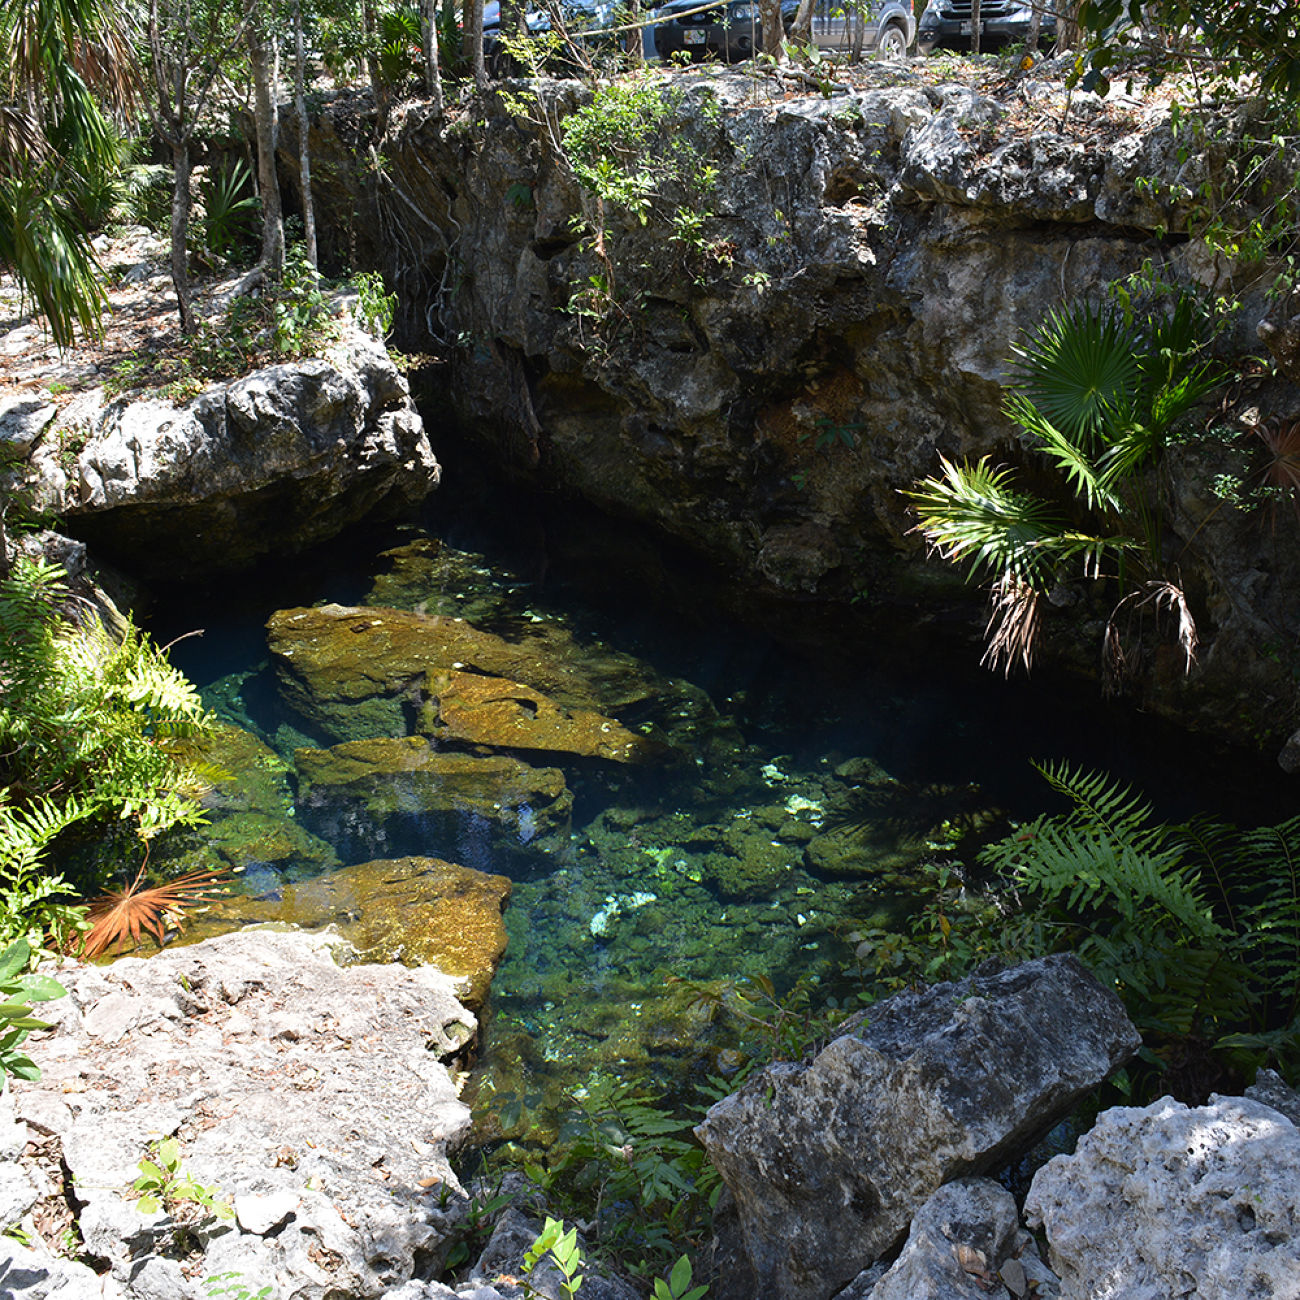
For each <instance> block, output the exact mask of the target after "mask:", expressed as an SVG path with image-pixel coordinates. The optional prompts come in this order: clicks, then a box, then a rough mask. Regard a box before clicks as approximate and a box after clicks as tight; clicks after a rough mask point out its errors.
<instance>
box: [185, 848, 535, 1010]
mask: <svg viewBox="0 0 1300 1300" xmlns="http://www.w3.org/2000/svg"><path fill="white" fill-rule="evenodd" d="M509 898H510V881H509V880H508V879H506V877H505V876H493V875H487V874H486V873H485V872H482V871H474V870H471V869H470V868H469V867H462V866H460V865H458V864H457V863H454V862H444V861H442V860H441V859H440V858H417V857H410V858H396V859H380V860H376V861H374V862H362V863H360V864H358V865H357V866H354V867H342V868H340V869H339V870H337V871H330V872H327V873H326V874H325V875H321V876H316V877H314V878H313V879H311V880H302V881H299V882H297V883H296V884H291V885H286V886H284V887H283V888H282V889H280V890H278V891H276V893H275V894H274V895H271V896H267V897H263V898H253V897H249V896H247V895H232V896H229V897H227V898H224V899H222V900H221V901H219V902H217V903H214V904H212V906H211V907H209V908H207V909H206V910H205V911H204V913H203V914H202V916H200V917H198V918H197V919H196V920H195V922H194V924H193V925H192V926H191V927H190V929H189V930H188V931H187V933H186V936H185V938H186V941H188V942H196V941H198V940H201V939H205V938H209V937H211V936H212V935H215V934H221V933H224V932H226V931H229V930H231V929H235V928H238V927H240V926H244V925H251V924H254V923H257V922H266V921H280V922H286V923H291V924H293V925H298V926H302V927H304V928H306V929H316V928H318V927H321V926H325V925H333V926H334V927H335V928H336V929H337V930H338V932H339V933H340V934H341V935H342V936H343V937H344V938H345V939H346V940H347V941H348V944H349V945H350V946H351V948H352V949H353V951H354V953H355V960H357V961H358V962H363V963H369V962H377V963H383V962H403V963H404V964H405V965H407V966H436V967H437V968H438V970H440V971H441V972H442V973H443V974H444V975H450V976H451V977H452V978H454V979H455V980H456V981H457V997H459V998H460V999H461V1001H462V1002H464V1003H465V1005H466V1006H467V1007H469V1008H471V1009H476V1008H478V1007H480V1006H482V1004H483V1001H484V999H485V998H486V997H487V992H488V986H489V984H490V983H491V981H492V975H493V972H494V971H495V970H496V968H497V963H498V962H499V961H500V960H501V955H502V953H504V952H505V948H506V930H505V922H504V921H503V919H502V912H503V910H504V908H505V905H506V902H507V901H508V900H509Z"/></svg>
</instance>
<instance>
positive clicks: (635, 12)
mask: <svg viewBox="0 0 1300 1300" xmlns="http://www.w3.org/2000/svg"><path fill="white" fill-rule="evenodd" d="M628 15H629V16H628V21H629V22H633V23H637V24H638V26H636V27H633V28H632V30H631V31H630V32H628V34H627V52H628V53H629V54H630V55H631V56H632V66H633V67H636V68H639V67H640V66H641V65H642V64H643V63H644V62H645V33H644V32H643V31H642V30H641V27H640V26H639V24H640V22H641V0H631V3H630V5H629V6H628Z"/></svg>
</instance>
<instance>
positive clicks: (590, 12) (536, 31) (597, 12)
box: [483, 0, 618, 61]
mask: <svg viewBox="0 0 1300 1300" xmlns="http://www.w3.org/2000/svg"><path fill="white" fill-rule="evenodd" d="M557 8H558V10H559V13H560V17H561V20H562V21H563V23H564V26H565V28H566V29H567V30H568V32H569V34H570V35H571V36H574V37H576V38H578V39H582V33H583V32H585V31H596V30H602V29H604V28H606V27H610V26H613V24H614V22H615V20H616V17H617V14H618V5H617V0H560V3H559V4H558V6H557ZM524 30H525V31H526V32H527V33H528V35H529V36H540V35H542V34H543V33H544V32H549V31H550V30H551V11H550V9H549V8H548V7H547V6H545V5H538V4H537V3H536V0H533V3H532V4H531V5H530V7H528V8H527V9H525V11H524ZM500 36H501V0H487V3H486V4H484V6H483V49H484V53H485V54H486V56H487V57H488V59H489V61H491V60H492V59H493V57H494V56H495V55H496V52H497V46H498V45H499V44H500Z"/></svg>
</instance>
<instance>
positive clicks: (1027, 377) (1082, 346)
mask: <svg viewBox="0 0 1300 1300" xmlns="http://www.w3.org/2000/svg"><path fill="white" fill-rule="evenodd" d="M1013 353H1014V355H1015V358H1016V383H1015V387H1016V389H1017V390H1018V391H1019V392H1020V393H1022V394H1023V395H1024V397H1025V398H1027V399H1028V401H1029V402H1031V403H1032V404H1033V405H1034V406H1035V407H1037V408H1038V410H1039V411H1040V412H1041V413H1042V415H1043V416H1044V417H1045V418H1046V420H1047V421H1048V422H1049V423H1050V424H1051V425H1053V426H1054V427H1055V428H1057V429H1059V430H1061V431H1062V432H1063V433H1064V434H1065V436H1066V438H1067V439H1069V440H1070V442H1072V443H1074V444H1076V445H1081V446H1084V447H1086V446H1087V445H1088V444H1089V443H1090V442H1093V441H1095V440H1096V439H1097V438H1098V437H1099V435H1100V434H1101V433H1102V431H1103V430H1104V429H1105V428H1106V427H1107V425H1108V424H1111V425H1113V424H1115V423H1121V424H1122V423H1124V422H1125V418H1126V413H1127V412H1129V411H1131V409H1132V407H1133V403H1134V399H1135V397H1136V395H1137V392H1138V384H1139V377H1140V369H1139V364H1138V346H1137V336H1136V334H1135V332H1134V331H1133V330H1131V329H1130V328H1129V327H1128V326H1127V325H1125V324H1124V322H1123V321H1122V319H1121V318H1120V317H1119V315H1118V314H1117V313H1113V312H1107V311H1104V310H1102V309H1099V308H1094V307H1093V306H1091V304H1086V303H1085V304H1079V305H1075V306H1073V307H1071V308H1069V309H1068V310H1065V311H1062V310H1059V309H1058V310H1053V311H1050V312H1048V314H1047V318H1046V319H1045V320H1044V321H1043V322H1042V324H1040V325H1039V326H1038V328H1037V329H1036V330H1035V331H1034V332H1033V333H1032V334H1030V335H1029V336H1028V338H1027V339H1026V340H1025V342H1023V343H1021V344H1019V345H1018V346H1016V347H1014V348H1013Z"/></svg>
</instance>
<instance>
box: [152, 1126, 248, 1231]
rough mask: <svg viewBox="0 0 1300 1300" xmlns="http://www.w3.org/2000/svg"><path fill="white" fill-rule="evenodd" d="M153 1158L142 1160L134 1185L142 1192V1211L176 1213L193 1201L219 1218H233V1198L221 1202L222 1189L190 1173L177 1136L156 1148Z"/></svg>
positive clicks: (193, 1203) (157, 1144)
mask: <svg viewBox="0 0 1300 1300" xmlns="http://www.w3.org/2000/svg"><path fill="white" fill-rule="evenodd" d="M152 1154H153V1159H152V1160H150V1159H148V1158H147V1157H146V1158H145V1159H144V1160H141V1161H140V1164H139V1166H138V1167H139V1170H140V1176H139V1177H138V1178H137V1179H136V1180H135V1181H134V1182H133V1183H132V1184H131V1186H132V1188H134V1190H135V1191H137V1192H139V1193H140V1199H139V1200H138V1201H137V1202H136V1204H137V1205H138V1206H139V1208H140V1213H141V1214H156V1213H157V1212H158V1211H159V1210H160V1209H165V1210H166V1211H167V1213H168V1214H171V1215H174V1214H175V1213H176V1210H177V1208H178V1207H179V1206H181V1205H183V1204H185V1203H187V1202H188V1203H189V1204H192V1205H196V1206H199V1207H200V1208H202V1209H204V1210H207V1211H209V1212H210V1213H212V1214H214V1215H215V1216H216V1217H217V1218H218V1219H233V1218H234V1210H233V1209H232V1208H231V1205H230V1203H229V1201H219V1200H218V1199H217V1197H218V1196H219V1195H220V1194H221V1192H220V1188H217V1187H208V1186H205V1185H204V1184H203V1183H200V1182H198V1181H196V1180H195V1178H194V1176H193V1175H192V1174H189V1173H187V1172H186V1170H185V1167H184V1164H183V1162H182V1161H181V1146H180V1143H179V1142H178V1141H177V1140H176V1139H175V1138H164V1139H163V1140H162V1141H161V1142H157V1143H155V1144H154V1147H153V1151H152Z"/></svg>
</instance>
